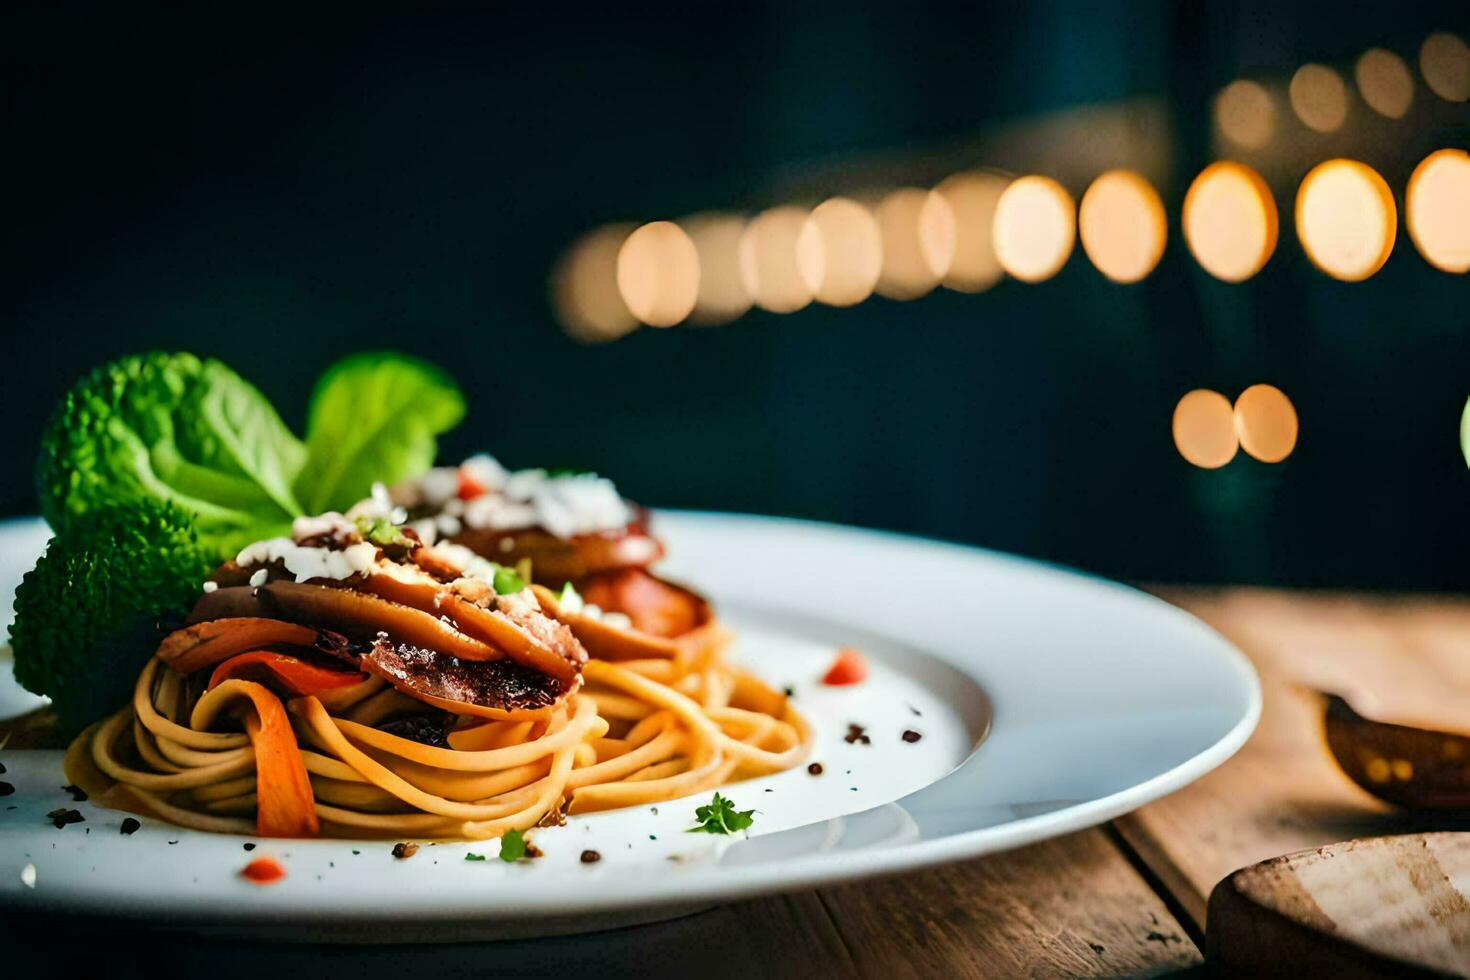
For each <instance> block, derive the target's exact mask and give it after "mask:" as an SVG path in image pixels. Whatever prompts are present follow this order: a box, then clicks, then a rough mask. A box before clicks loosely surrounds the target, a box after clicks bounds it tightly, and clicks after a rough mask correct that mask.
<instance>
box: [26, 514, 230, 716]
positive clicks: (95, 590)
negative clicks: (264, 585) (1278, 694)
mask: <svg viewBox="0 0 1470 980" xmlns="http://www.w3.org/2000/svg"><path fill="white" fill-rule="evenodd" d="M210 567H211V564H210V560H209V558H208V557H207V556H206V554H205V553H204V552H203V551H202V550H201V548H200V546H199V539H198V536H197V535H196V533H195V531H194V529H193V527H192V525H191V523H190V520H189V518H188V516H187V515H186V514H184V513H183V512H182V511H181V510H180V509H178V508H177V507H174V506H173V505H171V504H163V503H159V502H156V501H153V500H149V499H147V498H137V499H134V500H131V501H127V502H124V503H120V504H118V505H117V506H115V507H112V508H109V509H107V510H102V511H97V512H95V513H90V514H86V515H83V516H81V517H78V518H75V519H74V520H73V521H72V522H71V524H70V526H69V527H68V529H67V531H66V533H64V534H63V535H61V536H59V537H55V538H52V539H51V543H50V544H49V545H48V546H47V548H46V553H45V554H44V555H42V556H41V559H40V560H39V561H38V562H36V567H35V568H33V569H31V571H30V572H28V573H27V574H26V577H25V579H24V581H22V582H21V584H20V586H19V587H18V588H17V589H16V590H15V624H14V625H13V626H12V627H11V628H10V642H11V645H12V647H13V648H14V653H15V678H16V680H17V681H19V682H20V683H21V684H22V685H23V686H24V687H25V688H26V689H27V690H30V691H33V692H35V693H36V694H44V695H46V696H47V697H49V698H51V700H52V703H53V707H54V708H55V710H56V713H57V714H58V715H59V716H60V718H61V723H62V726H63V728H64V729H65V730H66V731H67V733H73V732H76V731H79V730H81V729H82V728H84V727H86V726H87V725H89V724H91V723H92V722H94V721H98V720H100V719H102V718H104V717H106V716H107V715H108V714H110V713H111V712H113V711H116V710H117V709H118V708H120V707H122V705H124V704H126V703H127V701H128V698H129V697H130V696H131V694H132V688H133V683H134V681H135V680H136V679H137V674H138V671H139V670H140V669H142V666H143V664H145V663H146V662H147V661H148V658H149V657H150V656H152V655H153V651H154V650H155V649H156V648H157V646H158V641H159V639H160V636H161V627H160V623H161V622H162V621H165V620H169V619H176V618H182V616H183V615H185V614H186V613H187V612H188V610H189V608H190V606H191V605H192V604H193V602H194V599H195V598H196V597H197V596H198V593H199V587H200V583H201V581H202V580H203V579H204V577H205V576H206V575H207V574H208V573H209V571H210Z"/></svg>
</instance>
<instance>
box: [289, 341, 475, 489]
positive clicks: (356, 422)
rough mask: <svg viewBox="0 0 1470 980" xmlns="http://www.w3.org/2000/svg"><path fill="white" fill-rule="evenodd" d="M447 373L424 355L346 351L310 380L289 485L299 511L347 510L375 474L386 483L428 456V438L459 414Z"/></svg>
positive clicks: (431, 447) (426, 463) (460, 401)
mask: <svg viewBox="0 0 1470 980" xmlns="http://www.w3.org/2000/svg"><path fill="white" fill-rule="evenodd" d="M464 412H465V402H464V396H463V395H462V394H460V391H459V388H458V387H457V386H456V385H455V383H454V382H453V380H451V379H450V377H449V376H448V375H447V374H445V373H444V372H443V371H441V370H440V369H439V368H437V367H434V366H433V365H432V364H429V363H427V362H425V361H421V360H418V359H417V358H412V357H407V356H405V355H402V354H393V353H367V354H354V355H351V356H349V357H346V358H344V359H342V360H341V361H338V362H337V363H336V364H334V365H333V366H332V367H330V368H328V369H327V372H326V373H325V374H323V375H322V377H321V380H319V381H318V382H317V385H316V389H315V391H313V392H312V396H311V407H310V409H309V410H308V413H307V421H306V450H307V456H306V464H305V466H304V467H303V468H302V469H301V471H300V476H299V477H298V479H297V482H296V485H295V489H296V493H297V496H298V497H299V498H300V500H301V503H302V504H303V505H304V506H305V507H306V510H307V512H309V513H312V514H316V513H320V512H322V511H326V510H343V511H345V510H347V509H348V508H349V507H351V506H352V505H353V504H355V503H356V502H357V501H359V500H361V499H362V498H363V497H366V496H367V495H368V493H369V491H371V489H372V485H373V483H374V482H375V481H381V482H383V483H386V484H388V485H390V486H391V485H392V484H394V483H397V482H399V481H400V480H405V479H408V478H409V477H412V476H416V475H418V474H419V473H422V472H423V471H424V470H426V469H428V468H429V467H430V466H432V465H433V463H434V453H435V449H436V444H435V439H436V437H437V436H439V435H440V434H441V433H443V432H446V431H448V430H449V429H452V428H454V426H456V425H458V424H459V421H460V419H462V418H463V417H464Z"/></svg>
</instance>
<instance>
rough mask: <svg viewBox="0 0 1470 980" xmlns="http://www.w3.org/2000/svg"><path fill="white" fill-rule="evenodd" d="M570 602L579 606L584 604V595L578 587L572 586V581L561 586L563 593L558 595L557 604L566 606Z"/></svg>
mask: <svg viewBox="0 0 1470 980" xmlns="http://www.w3.org/2000/svg"><path fill="white" fill-rule="evenodd" d="M568 603H571V604H572V605H573V606H574V607H577V608H580V607H581V605H582V595H581V593H579V592H578V591H577V590H576V589H574V588H572V583H570V582H568V583H567V584H566V585H563V586H562V587H561V595H559V596H557V597H556V604H557V605H559V606H565V605H567V604H568Z"/></svg>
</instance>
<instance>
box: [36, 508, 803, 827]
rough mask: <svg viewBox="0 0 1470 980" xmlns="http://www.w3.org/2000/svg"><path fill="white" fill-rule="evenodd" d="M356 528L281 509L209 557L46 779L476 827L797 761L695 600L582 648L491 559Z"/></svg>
mask: <svg viewBox="0 0 1470 980" xmlns="http://www.w3.org/2000/svg"><path fill="white" fill-rule="evenodd" d="M371 530H372V533H369V527H368V525H365V524H354V523H353V522H351V521H347V520H345V519H343V518H341V517H340V516H337V515H326V516H324V517H323V518H314V519H311V520H310V521H305V522H298V525H297V528H296V533H295V535H294V536H293V538H291V539H278V540H275V541H272V542H262V543H259V544H257V545H252V546H251V547H250V548H247V549H246V550H245V551H244V552H242V553H241V555H240V557H239V559H237V560H236V561H235V562H232V563H229V564H227V565H226V566H224V567H223V568H221V569H220V570H219V571H218V572H216V573H215V575H214V577H213V579H212V580H211V582H210V583H207V584H206V590H207V591H206V594H205V595H204V596H203V597H202V598H201V599H200V600H199V603H198V604H197V605H196V607H195V609H194V611H193V613H192V614H191V615H190V617H189V621H188V622H187V623H186V625H185V626H184V627H182V628H181V629H179V630H176V631H174V632H173V633H170V634H169V635H168V636H166V637H165V638H164V640H163V642H162V643H161V644H160V646H159V649H158V652H157V653H156V655H155V656H154V657H153V658H152V659H150V660H149V662H148V663H147V665H146V666H145V667H144V668H143V670H142V671H141V673H140V674H139V676H138V679H137V683H136V686H135V688H134V692H133V698H132V701H131V703H130V704H129V705H128V706H126V707H125V708H123V709H122V710H120V711H118V712H117V713H115V714H114V715H112V716H111V717H109V718H107V719H104V720H103V721H101V722H98V723H97V724H94V725H93V726H91V727H90V728H88V729H87V730H86V731H84V732H83V733H82V734H81V735H80V736H79V737H78V738H77V739H76V740H75V741H74V742H73V744H72V745H71V747H70V749H69V750H68V752H67V756H66V762H65V767H66V772H67V777H68V779H70V780H71V781H72V783H74V784H75V785H77V786H79V787H81V788H82V789H84V790H85V791H86V792H87V793H88V794H89V795H90V796H91V797H92V798H93V799H95V800H97V801H98V802H101V803H103V804H104V805H109V806H113V807H116V808H119V809H125V810H130V811H133V812H136V813H141V814H146V815H152V816H156V817H159V818H161V819H164V820H168V821H170V822H173V823H176V824H179V825H182V826H186V827H191V828H195V829H199V830H207V831H218V832H226V833H241V834H256V835H260V836H282V837H291V836H316V835H318V834H320V835H326V836H337V837H386V838H403V837H437V838H467V839H483V838H489V837H497V836H501V835H503V834H504V833H506V832H508V831H511V830H526V829H528V828H531V827H534V826H538V825H546V824H548V823H556V822H560V821H561V820H562V819H563V818H564V815H565V814H567V813H571V814H576V813H583V812H590V811H595V810H605V809H611V808H616V807H625V806H634V805H639V804H649V803H658V802H661V801H664V800H669V799H674V798H677V797H681V796H687V795H690V794H694V793H700V792H703V791H706V790H709V789H711V788H713V787H717V786H721V785H723V784H725V783H728V782H731V781H734V780H740V779H745V778H749V777H752V776H758V775H763V774H767V773H772V772H778V771H781V770H784V769H787V768H790V767H792V766H794V765H796V764H797V763H799V762H801V761H802V760H803V759H804V757H805V755H806V753H807V751H808V749H809V747H810V743H811V734H812V733H811V730H810V728H809V726H808V724H807V723H806V721H805V720H804V719H803V718H802V717H801V715H800V714H799V713H797V712H796V711H795V710H794V709H793V708H792V707H791V706H790V705H789V704H788V703H787V699H786V697H785V696H784V695H782V694H781V693H780V692H777V691H775V690H773V689H772V688H770V687H769V686H767V685H766V684H764V683H763V682H762V681H760V680H759V679H758V678H756V677H754V676H753V675H751V674H749V673H747V672H745V671H742V670H740V669H738V668H737V667H735V666H734V665H733V664H731V663H730V662H729V660H728V659H727V658H726V648H727V646H728V644H729V640H730V634H729V633H728V632H727V631H726V630H724V629H723V627H721V626H720V625H719V624H718V622H717V621H715V620H714V618H713V616H712V615H709V616H708V617H706V619H705V621H703V622H702V623H701V624H700V627H699V628H698V629H695V630H691V631H688V632H687V634H685V635H683V636H679V637H674V638H672V639H666V640H665V639H661V640H660V642H658V643H652V644H646V645H645V646H644V647H640V646H638V645H636V644H632V645H629V644H625V645H624V646H623V647H622V648H621V649H623V650H625V651H626V652H628V653H629V656H625V657H624V658H623V659H619V660H617V661H611V660H601V659H588V658H587V656H586V652H585V650H584V649H583V647H582V645H581V643H580V642H579V639H578V635H577V632H578V631H577V624H578V622H580V621H581V620H582V619H585V617H578V616H576V615H572V614H568V613H565V612H560V608H559V606H558V604H557V602H556V601H555V598H554V597H552V596H550V594H549V593H548V592H544V590H541V589H540V588H539V587H537V589H535V590H533V589H532V588H530V587H528V586H525V584H524V582H523V581H522V580H521V576H520V575H518V574H516V573H514V572H513V571H511V570H510V569H506V568H504V567H501V566H497V565H494V564H493V563H491V562H489V561H487V560H485V559H483V558H472V559H469V560H466V559H464V557H463V556H462V555H458V554H457V553H456V552H453V551H450V550H447V549H434V548H430V547H427V546H425V545H423V544H422V543H421V542H420V541H419V540H418V539H417V537H416V536H415V535H414V534H413V533H412V532H404V531H401V530H398V529H396V528H390V529H388V530H386V531H385V530H384V529H383V528H382V527H375V528H372V529H371ZM538 596H539V597H540V598H538ZM564 596H565V593H564ZM558 612H560V614H559V615H558V614H557V613H558ZM582 625H584V626H585V625H586V623H585V622H584V623H582ZM599 625H601V624H599ZM614 625H616V624H614ZM628 631H629V632H630V633H631V634H635V635H636V633H637V631H636V630H633V629H632V628H631V627H628ZM645 648H646V649H645ZM640 651H641V652H647V653H649V654H650V655H647V656H639V655H637V654H639V653H640Z"/></svg>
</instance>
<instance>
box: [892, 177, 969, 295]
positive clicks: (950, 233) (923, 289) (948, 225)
mask: <svg viewBox="0 0 1470 980" xmlns="http://www.w3.org/2000/svg"><path fill="white" fill-rule="evenodd" d="M873 216H874V217H875V218H876V219H877V221H878V234H879V237H880V239H881V240H882V243H883V246H882V247H883V271H882V273H881V274H880V275H879V276H878V285H877V292H878V295H880V296H886V297H887V298H888V299H898V300H906V299H918V298H919V297H920V296H923V295H924V294H925V293H927V292H929V291H930V290H932V289H933V288H934V287H935V286H937V285H939V280H940V279H942V278H943V277H944V274H945V273H946V272H948V271H949V264H950V261H951V260H952V259H953V258H954V247H955V221H954V212H953V211H952V210H950V207H949V202H948V201H946V200H945V199H944V198H943V197H941V196H939V195H938V194H936V193H934V192H933V191H926V190H921V189H919V188H917V187H901V188H899V189H898V190H896V191H893V192H892V193H890V194H888V195H887V196H885V197H884V198H883V200H882V201H880V202H878V206H877V208H875V209H874V211H873Z"/></svg>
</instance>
